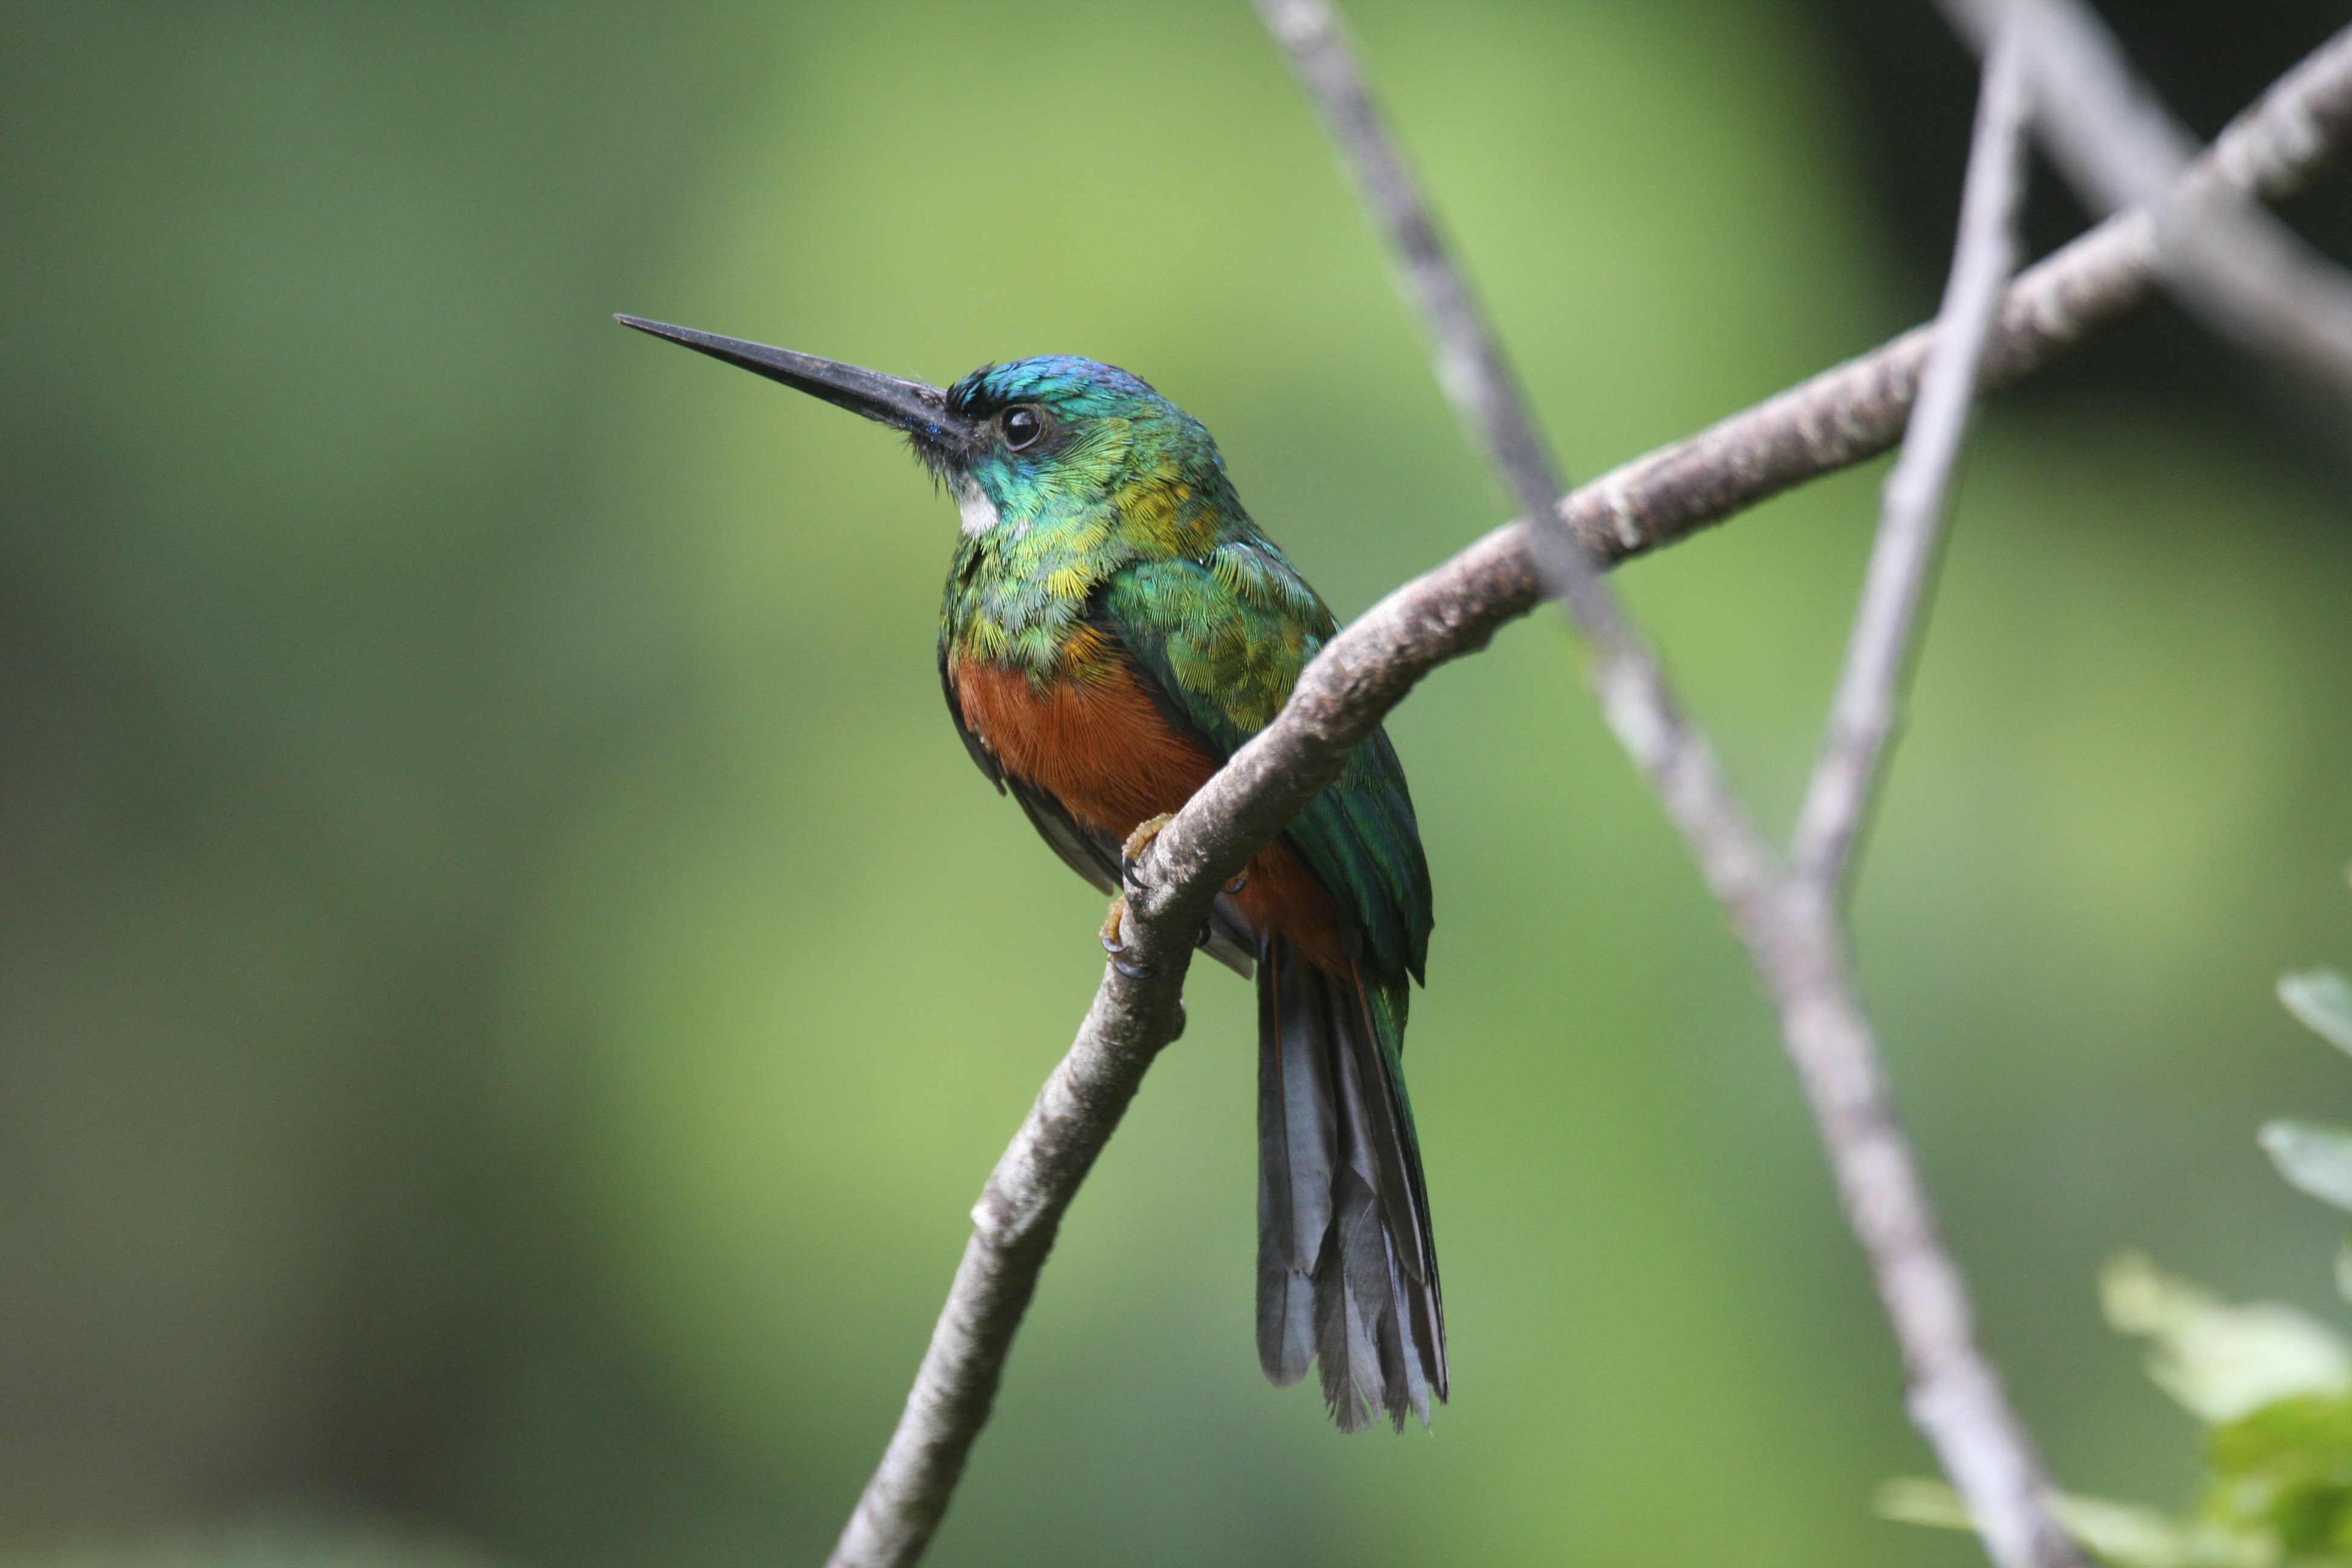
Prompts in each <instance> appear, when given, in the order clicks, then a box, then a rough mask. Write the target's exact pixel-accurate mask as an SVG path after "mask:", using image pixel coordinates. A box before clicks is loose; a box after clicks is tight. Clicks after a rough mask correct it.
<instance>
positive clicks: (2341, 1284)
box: [2336, 1237, 2352, 1301]
mask: <svg viewBox="0 0 2352 1568" xmlns="http://www.w3.org/2000/svg"><path fill="white" fill-rule="evenodd" d="M2336 1294H2337V1295H2339V1296H2341V1297H2343V1298H2344V1299H2345V1300H2347V1301H2352V1237H2347V1239H2346V1241H2345V1243H2344V1245H2343V1246H2341V1247H2337V1248H2336Z"/></svg>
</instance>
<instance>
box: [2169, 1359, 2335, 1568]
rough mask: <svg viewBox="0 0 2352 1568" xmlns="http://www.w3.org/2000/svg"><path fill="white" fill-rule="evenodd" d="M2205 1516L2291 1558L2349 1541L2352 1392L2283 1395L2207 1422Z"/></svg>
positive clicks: (2320, 1558)
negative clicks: (2268, 1542)
mask: <svg viewBox="0 0 2352 1568" xmlns="http://www.w3.org/2000/svg"><path fill="white" fill-rule="evenodd" d="M2207 1462H2208V1464H2209V1465H2210V1469H2211V1477H2210V1480H2209V1482H2208V1483H2207V1487H2206V1500H2205V1516H2206V1517H2207V1518H2208V1519H2210V1520H2211V1521H2214V1522H2215V1523H2217V1524H2221V1525H2222V1526H2225V1527H2236V1528H2238V1529H2241V1530H2242V1529H2246V1528H2248V1527H2252V1528H2253V1529H2255V1530H2258V1531H2262V1532H2263V1533H2264V1534H2267V1535H2269V1536H2270V1537H2271V1538H2273V1540H2275V1541H2276V1542H2278V1544H2279V1545H2280V1547H2281V1548H2283V1549H2284V1552H2285V1554H2286V1556H2287V1557H2288V1558H2290V1559H2291V1560H2294V1561H2296V1562H2299V1563H2315V1562H2341V1561H2343V1559H2344V1557H2345V1554H2346V1552H2347V1549H2352V1396H2347V1395H2345V1394H2335V1395H2332V1396H2315V1397H2305V1398H2301V1399H2283V1400H2280V1401H2278V1402H2277V1403H2275V1404H2272V1405H2264V1406H2263V1408H2261V1409H2260V1410H2256V1411H2254V1412H2252V1414H2250V1415H2245V1416H2243V1417H2242V1418H2240V1419H2239V1420H2236V1421H2232V1422H2229V1423H2227V1424H2226V1425H2223V1426H2218V1427H2216V1428H2215V1429H2214V1432H2213V1438H2212V1442H2211V1444H2210V1447H2208V1449H2207Z"/></svg>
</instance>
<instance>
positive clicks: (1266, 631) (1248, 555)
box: [1101, 540, 1431, 1041]
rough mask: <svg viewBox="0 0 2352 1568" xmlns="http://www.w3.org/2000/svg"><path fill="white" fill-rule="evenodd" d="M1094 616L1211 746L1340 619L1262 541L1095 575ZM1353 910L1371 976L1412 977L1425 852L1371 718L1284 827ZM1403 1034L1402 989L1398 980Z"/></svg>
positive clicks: (1264, 717)
mask: <svg viewBox="0 0 2352 1568" xmlns="http://www.w3.org/2000/svg"><path fill="white" fill-rule="evenodd" d="M1101 613H1102V616H1103V618H1104V619H1105V620H1107V621H1108V623H1109V626H1110V628H1111V629H1112V630H1114V631H1116V632H1117V633H1118V637H1119V640H1120V641H1121V642H1123V643H1124V644H1125V645H1126V647H1127V648H1128V650H1129V653H1131V654H1132V655H1133V656H1134V658H1136V660H1137V662H1138V663H1139V664H1140V665H1141V666H1142V667H1143V668H1144V670H1145V671H1146V672H1147V673H1149V674H1150V676H1151V677H1152V678H1153V679H1155V680H1157V681H1158V682H1159V684H1160V688H1161V689H1162V692H1163V694H1164V695H1165V697H1166V698H1167V700H1168V701H1169V702H1170V703H1171V704H1172V705H1173V706H1174V707H1175V708H1176V710H1178V714H1179V715H1180V716H1181V718H1182V719H1183V720H1184V721H1186V728H1188V729H1189V730H1191V731H1192V733H1193V734H1194V736H1195V737H1196V738H1197V739H1198V740H1200V741H1201V742H1202V744H1204V745H1205V746H1207V747H1209V749H1210V750H1211V751H1212V752H1213V754H1215V755H1216V756H1218V757H1220V758H1223V757H1228V756H1231V755H1232V754H1233V753H1234V751H1236V750H1237V749H1239V748H1240V746H1241V744H1242V742H1244V741H1246V740H1248V739H1249V738H1250V737H1251V736H1253V735H1255V734H1256V733H1257V732H1258V731H1260V730H1263V729H1265V727H1266V725H1268V724H1270V723H1272V722H1273V721H1274V716H1275V715H1276V713H1278V712H1280V711H1281V710H1282V705H1283V703H1285V702H1286V701H1287V700H1289V698H1290V691H1291V688H1292V687H1293V686H1295V685H1297V681H1298V673H1299V671H1300V670H1302V669H1304V668H1306V667H1307V660H1308V659H1310V658H1314V657H1315V655H1316V653H1317V651H1318V650H1319V649H1320V648H1321V647H1322V646H1323V645H1324V643H1325V642H1327V641H1328V640H1329V638H1330V637H1332V636H1333V635H1334V634H1335V633H1336V632H1337V631H1338V630H1339V626H1338V623H1337V622H1335V621H1334V620H1333V619H1332V616H1331V612H1330V611H1329V610H1328V609H1326V608H1325V607H1324V605H1323V601H1322V600H1320V599H1319V598H1318V597H1316V595H1315V591H1314V590H1313V589H1311V588H1309V587H1308V586H1307V584H1306V582H1305V580H1304V579H1302V578H1301V577H1300V576H1299V575H1298V573H1297V570H1296V569H1295V568H1294V567H1292V565H1291V564H1290V563H1289V562H1288V561H1287V560H1286V559H1284V558H1283V555H1282V552H1280V551H1278V550H1276V548H1275V547H1274V546H1273V545H1272V544H1270V543H1267V542H1265V541H1263V540H1255V541H1234V542H1226V543H1223V544H1220V545H1219V546H1217V547H1216V548H1215V549H1214V550H1212V551H1211V552H1209V553H1208V554H1207V555H1206V556H1204V557H1202V558H1201V559H1199V560H1176V561H1153V562H1139V563H1134V564H1132V565H1129V566H1128V567H1126V568H1125V569H1124V570H1122V571H1120V572H1118V573H1117V574H1114V575H1113V576H1111V577H1110V578H1109V580H1108V582H1107V583H1106V584H1105V585H1104V592H1103V595H1102V598H1101ZM1285 837H1286V839H1287V840H1288V841H1289V843H1290V845H1291V847H1292V848H1293V849H1294V850H1295V851H1296V852H1297V855H1298V856H1299V858H1301V859H1303V860H1304V861H1306V863H1307V867H1308V868H1310V869H1311V870H1313V871H1314V873H1315V874H1316V876H1317V877H1318V878H1320V879H1322V882H1323V885H1324V886H1325V887H1327V888H1328V889H1330V890H1331V892H1332V893H1333V895H1334V896H1336V897H1337V898H1338V899H1339V900H1340V902H1341V903H1342V904H1343V905H1344V906H1346V908H1347V909H1348V910H1349V913H1350V914H1352V915H1353V916H1354V917H1355V920H1356V922H1357V924H1358V926H1359V927H1360V929H1361V931H1362V932H1363V935H1364V945H1365V957H1366V958H1367V959H1368V960H1369V961H1370V964H1369V967H1370V968H1371V970H1372V971H1373V973H1374V975H1375V976H1376V977H1378V978H1380V979H1383V980H1401V979H1402V976H1403V975H1405V974H1411V975H1412V976H1413V978H1415V979H1416V980H1417V979H1420V978H1421V977H1422V974H1423V966H1424V965H1425V963H1426V962H1427V960H1428V954H1429V930H1430V924H1431V912H1430V886H1429V863H1428V861H1427V859H1426V858H1424V857H1423V853H1422V847H1421V829H1420V826H1419V824H1418V823H1417V822H1416V821H1415V820H1414V817H1413V812H1412V795H1411V793H1410V792H1409V791H1408V790H1407V789H1406V787H1405V781H1404V768H1403V766H1402V764H1401V763H1399V762H1398V761H1397V754H1396V748H1395V747H1393V746H1391V745H1390V744H1389V738H1388V735H1387V732H1386V731H1379V730H1375V731H1373V732H1372V734H1371V737H1370V739H1369V740H1367V741H1366V742H1364V743H1363V744H1362V745H1361V746H1359V747H1358V748H1357V749H1356V753H1355V755H1353V756H1352V757H1350V758H1349V759H1348V764H1347V766H1346V768H1345V769H1344V770H1343V771H1342V772H1341V773H1340V774H1339V778H1338V779H1337V780H1336V781H1335V782H1334V783H1332V784H1330V785H1329V787H1328V788H1326V789H1325V790H1324V791H1323V793H1322V794H1320V795H1317V796H1316V797H1315V798H1314V800H1312V801H1310V802H1309V803H1308V804H1307V808H1306V809H1305V810H1304V811H1302V812H1300V813H1299V815H1298V816H1297V820H1295V821H1294V822H1292V823H1291V825H1290V827H1289V830H1288V832H1287V833H1286V835H1285ZM1396 995H1397V1001H1396V1004H1395V1010H1396V1015H1397V1016H1396V1020H1395V1021H1396V1024H1397V1026H1398V1027H1397V1030H1396V1035H1395V1038H1396V1039H1398V1040H1400V1041H1401V1040H1402V1033H1403V1030H1402V1024H1403V1002H1402V997H1403V988H1402V985H1399V986H1398V987H1397V988H1396Z"/></svg>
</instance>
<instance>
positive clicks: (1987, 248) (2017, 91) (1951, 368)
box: [1789, 21, 2027, 900]
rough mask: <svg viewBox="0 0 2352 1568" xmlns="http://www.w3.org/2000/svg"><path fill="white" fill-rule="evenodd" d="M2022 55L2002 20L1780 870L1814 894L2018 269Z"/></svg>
mask: <svg viewBox="0 0 2352 1568" xmlns="http://www.w3.org/2000/svg"><path fill="white" fill-rule="evenodd" d="M2023 51H2024V34H2023V33H2022V31H2021V29H2020V28H2019V27H2018V26H2016V25H2015V23H2014V22H2013V21H2012V22H2011V24H2010V25H2009V26H2007V27H2006V28H2005V29H2004V30H2003V33H2002V36H2001V42H2000V45H1999V46H1998V47H1997V48H1996V51H1995V53H1994V54H1992V55H1990V56H1989V57H1988V58H1987V62H1986V66H1985V83H1984V92H1983V95H1982V97H1981V99H1980V100H1979V103H1978V106H1977V124H1976V135H1975V138H1974V142H1973V144H1972V145H1971V146H1970V148H1969V173H1968V183H1967V186H1966V188H1965V189H1964V190H1963V191H1962V192H1961V194H1960V225H1959V230H1960V231H1959V237H1958V240H1957V241H1956V242H1955V244H1954V246H1953V251H1952V272H1951V277H1950V279H1949V280H1948V282H1947V283H1946V284H1945V287H1944V302H1943V306H1942V308H1941V309H1940V310H1938V311H1937V316H1936V328H1937V331H1936V346H1935V348H1934V350H1933V351H1932V352H1931V353H1929V354H1928V356H1927V370H1926V371H1925V372H1924V373H1923V374H1921V375H1920V378H1919V400H1918V404H1917V405H1916V407H1914V408H1913V410H1912V412H1911V426H1910V429H1909V431H1908V432H1907V433H1906V435H1905V436H1904V437H1903V452H1902V456H1900V457H1899V458H1896V459H1895V471H1894V472H1893V473H1892V474H1890V475H1889V476H1888V477H1887V480H1886V489H1885V494H1884V497H1883V499H1882V500H1881V502H1880V510H1879V519H1878V537H1877V540H1876V542H1874V544H1873V546H1872V548H1871V554H1870V570H1869V572H1868V573H1867V574H1866V575H1865V576H1864V581H1863V592H1862V605H1861V608H1860V609H1859V610H1858V611H1857V612H1856V613H1855V616H1854V624H1853V636H1852V637H1850V638H1849V639H1848V640H1847V642H1846V649H1845V667H1844V668H1843V670H1842V671H1841V672H1840V673H1839V676H1838V685H1837V696H1836V698H1835V699H1834V700H1833V701H1832V705H1831V709H1830V728H1829V736H1828V738H1827V739H1826V740H1825V741H1824V742H1822V752H1821V758H1820V760H1819V761H1818V762H1817V763H1815V764H1814V767H1813V777H1812V783H1811V786H1810V787H1809V788H1808V789H1807V790H1806V792H1805V803H1804V805H1803V807H1802V809H1801V810H1800V811H1799V812H1798V814H1797V832H1796V838H1795V842H1794V844H1793V846H1792V847H1791V848H1790V854H1789V860H1790V870H1791V872H1792V873H1793V874H1794V875H1795V877H1796V878H1797V879H1798V881H1799V882H1800V884H1801V885H1804V886H1806V887H1807V888H1808V889H1810V890H1811V892H1813V893H1814V895H1815V896H1817V897H1819V898H1821V899H1822V900H1832V899H1833V898H1834V896H1835V893H1836V889H1837V887H1838V884H1839V882H1840V881H1841V880H1842V879H1843V878H1844V876H1845V870H1846V866H1847V864H1848V862H1849V860H1850V859H1851V858H1852V851H1853V842H1854V838H1855V837H1856V835H1857V834H1858V833H1859V832H1860V830H1861V826H1862V823H1863V819H1864V816H1866V815H1867V813H1868V811H1869V807H1870V797H1871V791H1872V781H1873V780H1874V778H1875V777H1876V775H1877V773H1878V770H1879V763H1880V759H1881V758H1882V757H1883V756H1884V755H1885V748H1886V742H1887V737H1888V735H1889V734H1890V733H1891V732H1892V731H1893V730H1894V728H1895V705H1896V702H1897V701H1898V700H1899V694H1900V691H1901V687H1902V681H1903V672H1904V668H1905V666H1906V663H1907V662H1908V659H1909V657H1910V648H1911V647H1912V644H1913V642H1914V637H1913V627H1914V626H1915V625H1916V621H1917V619H1918V609H1919V605H1920V602H1921V599H1922V598H1923V596H1924V594H1925V590H1926V587H1927V578H1928V574H1929V573H1930V572H1931V571H1933V569H1934V566H1935V562H1936V556H1937V549H1938V546H1939V542H1940V541H1941V539H1942V537H1943V531H1944V519H1945V516H1946V515H1947V513H1948V510H1950V509H1949V507H1948V504H1947V501H1946V496H1947V494H1948V491H1949V489H1950V488H1951V482H1952V471H1953V469H1954V468H1955V467H1956V466H1957V465H1958V460H1959V455H1960V443H1961V441H1962V440H1963V439H1964V438H1965V437H1966V436H1967V434H1968V425H1969V407H1970V405H1971V404H1972V403H1973V402H1974V401H1975V398H1976V392H1977V378H1978V376H1979V374H1981V372H1982V370H1983V368H1984V356H1985V349H1986V346H1987V344H1988V343H1989V342H1990V339H1991V336H1992V327H1993V317H1994V314H1995V312H1996V311H1997V310H1999V309H2000V295H2001V289H2003V288H2004V287H2005V286H2006V285H2007V284H2008V282H2009V276H2010V274H2011V272H2013V271H2015V270H2016V269H2017V260H2018V252H2019V245H2018V237H2017V214H2018V205H2019V202H2020V200H2021V196H2022V195H2023V192H2024V188H2025V181H2024V159H2023V156H2022V150H2023V136H2022V134H2021V132H2022V129H2023V125H2024V113H2025V106H2026V101H2027V100H2026V91H2025V56H2024V52H2023Z"/></svg>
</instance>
